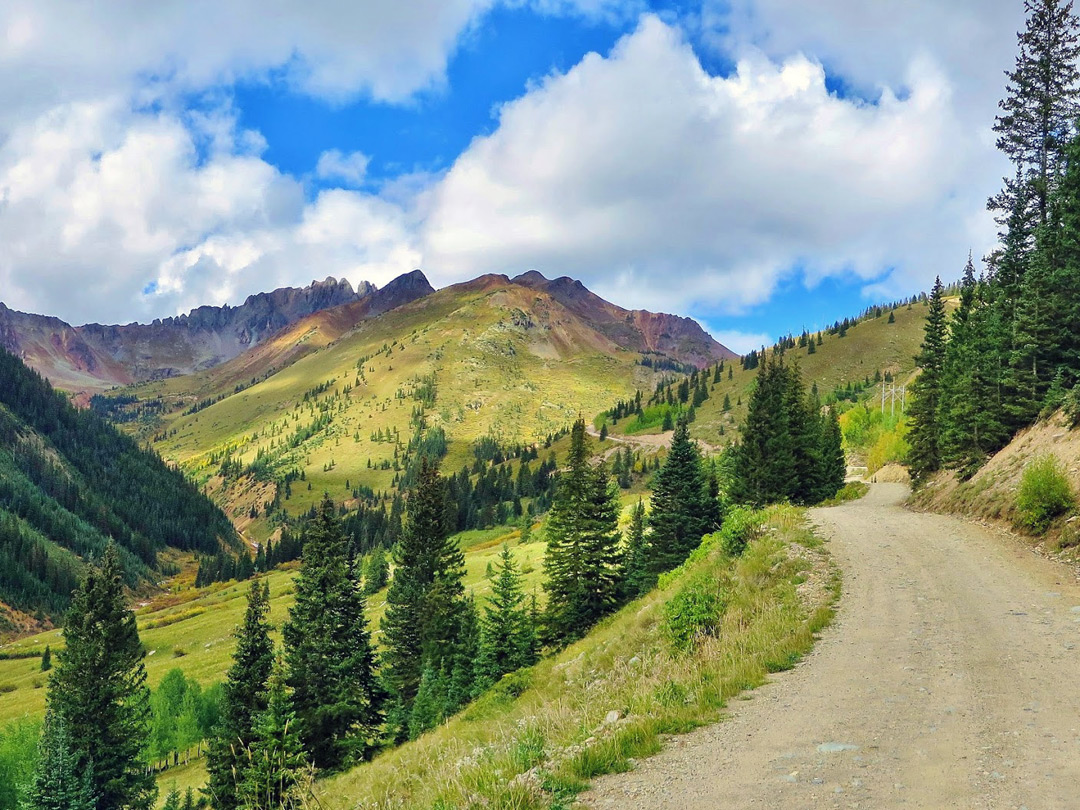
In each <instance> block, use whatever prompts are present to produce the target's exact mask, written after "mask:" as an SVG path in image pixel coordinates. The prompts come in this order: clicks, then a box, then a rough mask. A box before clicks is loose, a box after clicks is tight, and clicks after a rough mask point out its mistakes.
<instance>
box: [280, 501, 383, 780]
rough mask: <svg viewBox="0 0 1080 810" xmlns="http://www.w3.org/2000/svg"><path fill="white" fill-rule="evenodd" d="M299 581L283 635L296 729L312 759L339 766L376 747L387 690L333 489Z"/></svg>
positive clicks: (312, 531) (311, 529)
mask: <svg viewBox="0 0 1080 810" xmlns="http://www.w3.org/2000/svg"><path fill="white" fill-rule="evenodd" d="M294 583H295V586H296V597H295V602H294V604H293V606H292V607H291V608H290V609H289V620H288V621H287V622H286V623H285V626H284V627H283V628H282V637H283V640H284V642H285V662H286V665H287V670H288V675H287V683H288V686H289V687H290V688H291V689H292V690H293V693H292V705H293V708H294V709H295V710H296V718H297V729H296V730H297V734H298V735H299V736H300V739H301V740H302V741H303V743H304V749H305V751H307V753H308V755H309V756H310V758H311V761H312V763H313V764H314V765H315V766H316V767H318V768H322V769H330V770H334V769H337V768H341V767H344V766H347V765H350V764H352V763H354V762H357V761H359V760H361V759H363V758H365V757H366V756H367V755H368V754H370V753H371V751H372V750H374V748H375V745H376V744H377V738H378V730H379V727H380V726H381V724H382V713H381V709H382V698H383V695H382V691H381V689H380V687H379V684H378V681H377V679H376V675H375V655H374V652H373V650H372V646H371V636H370V634H369V633H368V627H367V618H366V617H365V615H364V608H365V605H364V594H363V590H362V588H361V583H360V575H359V573H358V571H357V570H356V566H355V565H353V564H352V562H351V561H350V560H349V557H348V551H347V541H346V539H345V534H344V532H343V531H342V528H341V523H340V521H339V520H338V515H337V507H336V506H335V505H334V502H333V501H332V500H330V498H329V496H327V497H325V498H323V501H322V503H321V504H320V505H319V509H318V512H317V514H316V517H315V519H314V520H313V521H312V522H311V523H310V524H308V526H307V529H306V537H305V542H304V552H303V557H302V558H301V563H300V571H299V573H298V574H297V576H296V579H295V580H294Z"/></svg>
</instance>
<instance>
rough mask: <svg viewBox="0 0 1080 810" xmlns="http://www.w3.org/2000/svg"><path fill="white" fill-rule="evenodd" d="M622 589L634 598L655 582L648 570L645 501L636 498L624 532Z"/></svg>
mask: <svg viewBox="0 0 1080 810" xmlns="http://www.w3.org/2000/svg"><path fill="white" fill-rule="evenodd" d="M623 570H624V573H623V591H624V593H625V595H626V598H627V599H636V598H637V597H639V596H641V595H642V594H644V593H647V592H648V591H649V589H650V588H652V586H653V585H654V584H655V583H656V575H655V574H654V573H653V572H652V571H650V570H649V539H648V538H647V537H646V536H645V502H644V501H643V500H641V499H640V498H639V499H638V502H637V504H636V505H635V506H634V509H633V511H632V512H631V513H630V526H629V528H628V529H627V532H626V551H625V553H624V554H623Z"/></svg>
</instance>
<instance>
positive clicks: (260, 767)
mask: <svg viewBox="0 0 1080 810" xmlns="http://www.w3.org/2000/svg"><path fill="white" fill-rule="evenodd" d="M296 728H297V719H296V713H295V712H294V711H293V709H292V703H291V701H290V699H289V691H288V687H287V685H286V683H285V667H284V664H283V663H282V661H281V659H278V661H277V662H276V663H275V665H274V669H273V671H272V672H271V674H270V680H269V684H268V688H267V693H266V708H265V709H264V710H263V711H262V712H260V713H259V714H258V715H257V716H256V718H255V723H254V726H253V729H252V739H251V744H250V745H249V746H248V748H247V749H246V750H245V752H244V755H245V759H246V760H247V763H246V765H245V767H244V778H243V781H242V782H241V783H240V789H239V791H238V794H239V795H238V799H239V806H240V807H242V808H244V810H293V808H296V809H297V810H299V808H301V807H303V806H304V805H303V802H302V799H303V797H301V796H299V795H297V794H298V790H297V788H298V787H299V785H300V784H301V776H302V774H303V773H304V771H305V770H306V768H307V761H306V760H305V758H304V745H303V743H302V742H301V740H300V736H299V734H298V733H297V730H296Z"/></svg>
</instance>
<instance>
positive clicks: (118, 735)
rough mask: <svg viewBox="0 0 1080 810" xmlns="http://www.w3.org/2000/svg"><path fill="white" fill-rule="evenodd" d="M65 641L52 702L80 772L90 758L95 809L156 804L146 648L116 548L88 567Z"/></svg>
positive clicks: (51, 683) (133, 809)
mask: <svg viewBox="0 0 1080 810" xmlns="http://www.w3.org/2000/svg"><path fill="white" fill-rule="evenodd" d="M64 641H65V645H66V646H65V648H64V650H63V651H61V652H59V653H57V658H58V663H57V666H56V670H55V672H54V673H53V675H52V677H51V678H50V679H49V702H50V706H51V707H52V708H53V710H54V711H55V712H56V716H57V719H58V720H61V721H62V722H63V724H64V725H65V727H66V732H67V734H69V735H70V738H71V739H70V747H71V751H72V753H73V754H74V757H75V760H76V763H77V766H76V770H77V771H78V773H80V774H81V773H84V772H85V771H86V770H88V769H90V767H91V765H90V763H91V762H92V763H93V776H92V779H91V788H92V793H93V796H94V798H95V800H96V802H97V808H98V810H112V809H113V808H130V809H131V810H140V809H141V808H150V807H153V805H154V800H155V799H156V797H157V786H156V785H155V784H154V778H153V775H152V774H151V773H150V772H149V771H148V770H147V769H146V768H145V767H144V764H143V751H144V749H145V746H146V743H147V733H148V724H149V719H150V690H149V689H148V688H147V686H146V669H145V668H144V666H143V658H144V655H145V653H144V652H143V647H142V644H141V642H140V641H139V632H138V630H137V628H136V626H135V614H133V613H132V612H131V611H130V610H129V609H128V607H127V602H126V599H125V596H124V582H123V576H122V570H121V566H120V558H119V554H118V552H117V550H116V547H115V546H113V545H109V546H108V547H107V548H106V550H105V556H104V559H103V560H102V564H101V567H100V568H97V567H92V568H90V569H89V570H88V571H87V573H86V576H85V578H84V579H83V582H82V584H81V585H80V586H79V589H78V591H76V593H75V596H74V598H73V599H72V603H71V608H70V609H69V610H68V613H67V617H66V619H65V622H64Z"/></svg>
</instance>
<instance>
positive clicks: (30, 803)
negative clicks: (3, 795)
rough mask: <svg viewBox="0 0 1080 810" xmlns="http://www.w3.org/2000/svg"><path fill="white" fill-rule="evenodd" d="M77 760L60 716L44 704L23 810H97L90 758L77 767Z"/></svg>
mask: <svg viewBox="0 0 1080 810" xmlns="http://www.w3.org/2000/svg"><path fill="white" fill-rule="evenodd" d="M78 759H79V757H78V755H77V753H76V751H75V749H74V747H73V742H72V739H71V735H70V734H69V733H68V729H67V724H66V723H65V722H64V719H63V717H60V716H58V714H57V712H56V711H55V709H53V707H52V705H49V706H47V707H46V710H45V725H44V727H43V728H42V732H41V742H40V743H39V745H38V762H37V768H36V769H35V770H34V777H33V780H32V781H31V783H30V785H29V787H28V788H27V795H26V799H25V805H24V807H25V810H97V807H98V804H97V802H96V801H95V796H94V792H93V791H94V787H93V771H94V765H93V760H90V761H88V762H87V764H85V765H84V766H83V767H82V768H81V769H80V767H79V762H78Z"/></svg>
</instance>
